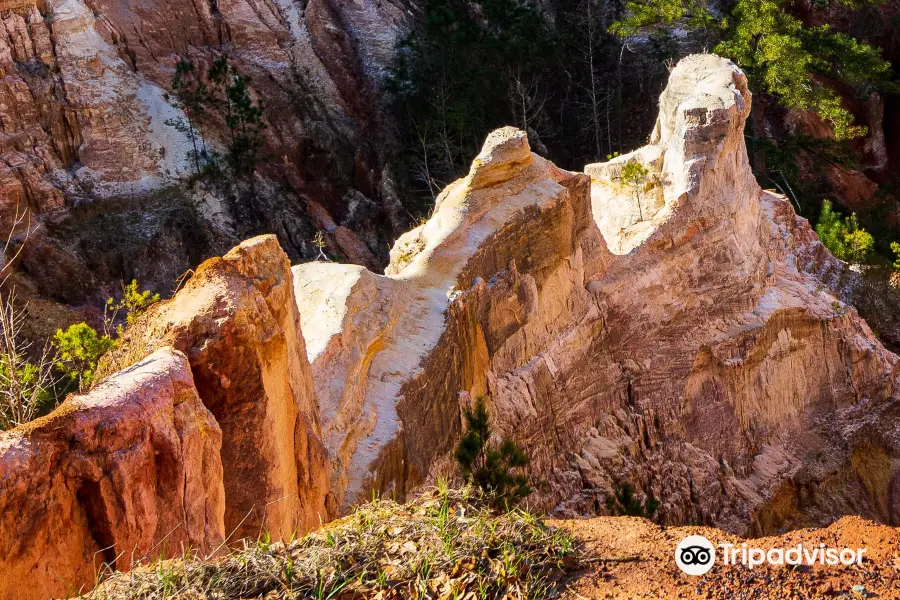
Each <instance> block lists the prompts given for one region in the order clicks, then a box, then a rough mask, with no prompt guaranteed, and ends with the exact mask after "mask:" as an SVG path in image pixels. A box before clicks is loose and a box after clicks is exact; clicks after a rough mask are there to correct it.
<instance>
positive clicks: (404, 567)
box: [86, 489, 900, 600]
mask: <svg viewBox="0 0 900 600" xmlns="http://www.w3.org/2000/svg"><path fill="white" fill-rule="evenodd" d="M688 535H702V536H705V537H706V538H708V539H709V540H710V541H711V542H712V543H713V544H714V545H716V546H717V545H718V544H719V543H731V544H735V545H736V546H741V544H743V543H744V542H746V543H748V544H750V545H752V546H753V547H758V548H761V549H763V550H768V549H770V548H789V547H795V546H796V545H797V544H802V545H803V546H804V547H806V548H817V547H819V546H820V544H824V545H825V546H827V547H835V548H853V549H856V548H865V549H866V553H865V555H864V556H865V558H864V560H863V561H862V563H861V564H860V565H853V566H850V567H844V566H824V565H818V564H817V565H815V566H812V567H785V566H761V567H760V566H757V567H754V568H753V569H749V568H747V567H735V566H725V565H722V564H721V559H718V558H717V560H718V562H717V564H716V565H715V566H714V567H713V568H712V569H711V570H710V571H709V572H708V573H707V574H705V575H703V576H700V577H695V576H691V575H687V574H685V573H683V572H681V571H680V570H679V568H678V567H677V566H676V563H675V560H674V554H675V549H676V547H677V545H678V543H679V542H680V541H681V540H682V539H684V538H685V537H687V536H688ZM306 597H316V598H334V599H340V600H350V599H356V600H361V599H373V600H374V599H378V600H388V599H400V598H420V599H423V600H425V599H428V600H450V599H453V598H485V599H498V600H499V599H503V600H509V599H516V600H518V599H525V598H535V599H537V598H565V599H567V600H585V599H588V600H595V599H601V598H604V599H605V598H620V599H626V598H627V599H643V598H647V599H649V598H656V599H658V598H717V599H722V600H725V599H728V600H731V599H733V598H756V599H769V598H771V599H780V598H785V599H793V598H823V599H825V598H838V597H844V598H867V597H868V598H884V599H890V598H898V597H900V530H898V529H894V528H890V527H886V526H883V525H877V524H875V523H872V522H870V521H865V520H863V519H860V518H858V517H845V518H844V519H842V520H840V521H838V522H837V523H834V524H833V525H831V526H830V527H828V528H827V529H818V530H801V531H795V532H792V533H790V534H786V535H783V536H777V537H769V538H761V539H755V540H744V539H742V538H738V537H736V536H732V535H729V534H727V533H724V532H722V531H721V530H718V529H713V528H709V527H677V528H663V527H660V526H659V525H656V524H654V523H652V522H650V521H647V520H646V519H640V518H632V517H601V518H596V519H587V520H549V521H546V522H542V520H541V519H539V518H537V517H535V516H534V515H531V514H529V513H528V512H526V511H523V510H513V511H510V512H506V511H495V510H492V509H491V508H490V506H489V505H488V504H486V503H485V499H484V498H483V497H482V496H481V495H479V494H477V493H476V492H474V491H470V490H466V489H463V490H461V491H456V490H447V489H440V490H429V491H427V492H426V493H424V494H423V495H421V496H418V497H416V498H415V499H413V500H412V501H410V502H409V503H408V504H402V505H400V504H396V503H394V502H391V501H385V500H378V501H375V502H371V503H364V504H361V505H359V506H358V507H357V508H356V509H355V510H354V512H353V513H352V514H351V515H350V516H348V517H345V518H343V519H340V520H338V521H335V522H334V523H331V524H329V525H326V526H325V527H323V528H322V529H320V530H318V531H316V532H313V533H311V534H309V535H308V536H306V537H305V538H303V539H300V540H297V541H293V542H290V543H287V544H284V543H270V542H269V541H267V540H265V539H263V540H261V541H259V542H255V543H254V542H250V543H246V544H245V546H244V548H243V549H242V550H239V551H236V552H234V553H233V554H229V555H226V556H220V557H218V558H215V559H212V560H208V559H207V560H204V559H203V558H202V557H197V556H196V555H195V556H192V557H186V558H182V559H176V560H168V561H162V562H158V563H155V564H153V565H149V566H146V567H141V568H139V569H136V570H134V571H132V572H131V573H129V574H121V575H116V576H114V577H112V578H111V579H110V580H109V581H107V582H105V583H104V584H103V585H102V586H100V587H99V588H98V589H96V590H95V591H94V592H93V593H92V594H89V595H88V596H86V598H88V599H90V600H125V599H129V600H132V599H138V598H140V599H146V600H151V599H152V600H155V599H162V598H181V599H191V600H201V599H203V600H205V599H212V598H216V599H221V600H237V599H245V598H246V599H251V598H252V599H257V598H259V599H263V598H264V599H265V600H288V599H293V598H306Z"/></svg>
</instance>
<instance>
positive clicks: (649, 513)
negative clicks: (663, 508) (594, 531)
mask: <svg viewBox="0 0 900 600" xmlns="http://www.w3.org/2000/svg"><path fill="white" fill-rule="evenodd" d="M659 505H660V501H659V500H658V499H657V498H656V496H654V495H653V490H650V491H649V492H648V493H647V498H646V500H645V501H644V502H641V500H640V499H639V498H638V497H637V496H636V495H635V493H634V488H632V487H631V484H630V483H628V482H627V481H626V482H625V483H619V482H618V481H617V482H615V483H614V484H613V495H612V496H608V497H607V498H606V508H607V510H608V511H609V512H610V514H613V515H617V516H621V515H624V516H627V517H643V518H645V519H652V518H653V517H655V516H656V512H657V510H659Z"/></svg>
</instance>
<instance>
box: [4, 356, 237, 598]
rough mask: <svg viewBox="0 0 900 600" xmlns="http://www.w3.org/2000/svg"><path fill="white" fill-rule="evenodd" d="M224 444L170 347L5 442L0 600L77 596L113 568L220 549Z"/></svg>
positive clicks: (188, 374) (6, 436)
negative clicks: (103, 568) (102, 569)
mask: <svg viewBox="0 0 900 600" xmlns="http://www.w3.org/2000/svg"><path fill="white" fill-rule="evenodd" d="M221 443H222V434H221V431H220V429H219V426H218V425H217V424H216V421H215V419H213V417H212V414H210V412H209V411H208V410H207V409H206V408H205V407H204V406H203V403H202V402H201V401H200V398H199V396H198V395H197V390H196V388H195V387H194V382H193V379H192V378H191V371H190V368H189V367H188V363H187V359H186V358H185V357H184V355H183V354H181V353H179V352H174V351H172V350H171V349H163V350H159V351H157V352H155V353H153V354H152V355H150V356H148V357H147V358H146V359H144V360H142V361H140V362H139V363H137V364H135V365H134V366H132V367H131V368H130V369H128V370H127V371H123V372H121V373H119V374H117V375H115V376H114V377H112V378H110V379H109V380H108V381H106V382H105V383H103V384H101V385H99V386H98V387H97V388H95V389H94V390H93V391H92V392H91V393H89V394H86V395H84V396H74V397H71V398H69V399H68V400H67V401H66V403H65V404H64V405H63V406H62V407H61V408H60V409H59V410H57V411H56V412H54V413H53V414H52V415H50V416H49V417H46V418H44V419H41V420H39V421H36V422H34V423H31V424H29V425H28V426H26V427H22V428H19V429H16V430H14V431H11V432H7V433H2V434H0V598H2V599H3V600H29V599H32V598H33V599H35V600H38V599H40V600H43V599H46V598H49V597H51V596H53V597H64V596H69V595H71V594H72V593H73V592H78V591H79V590H84V589H89V588H90V587H91V586H92V585H93V583H94V582H95V577H96V575H97V573H98V569H99V568H100V566H101V565H102V563H104V562H105V563H107V564H110V565H111V566H113V567H118V568H123V567H124V568H128V567H129V566H130V565H131V564H132V561H140V560H143V559H154V558H158V557H159V556H160V555H166V556H176V555H180V554H181V553H182V551H183V550H184V549H186V548H187V547H188V546H190V547H191V548H194V549H195V550H197V551H198V552H211V551H213V550H214V549H215V548H216V547H217V546H218V545H219V544H220V543H221V542H222V541H223V540H224V539H225V527H224V514H225V494H224V490H223V488H222V462H221V460H220V458H219V451H220V447H221Z"/></svg>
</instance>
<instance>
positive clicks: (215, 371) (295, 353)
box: [107, 236, 334, 539]
mask: <svg viewBox="0 0 900 600" xmlns="http://www.w3.org/2000/svg"><path fill="white" fill-rule="evenodd" d="M292 284H293V282H292V279H291V273H290V263H289V262H288V259H287V256H286V255H285V254H284V252H283V251H282V250H281V248H280V247H279V246H278V242H277V241H276V239H275V237H274V236H262V237H258V238H254V239H252V240H248V241H246V242H244V243H243V244H241V245H240V246H238V247H237V248H235V249H234V250H232V251H231V252H229V253H228V254H226V255H225V256H224V257H222V258H217V259H212V260H209V261H207V262H205V263H203V264H202V265H201V266H200V267H199V268H198V269H197V272H196V273H195V274H194V276H193V277H192V278H191V280H190V281H189V282H188V284H187V285H186V286H185V288H184V289H183V290H182V291H181V292H179V294H177V295H176V297H175V298H174V299H173V300H171V301H168V302H163V303H160V304H158V305H155V306H153V307H152V308H151V310H150V311H149V312H148V314H147V315H146V316H144V317H143V318H142V320H141V322H140V323H139V324H138V325H136V326H135V327H133V328H132V329H131V330H130V331H129V332H128V337H127V339H126V341H125V343H124V348H123V349H122V350H121V351H120V352H119V353H118V354H115V355H113V356H112V357H111V358H109V359H108V362H107V369H110V370H111V369H113V368H117V367H120V366H125V365H127V364H129V363H130V362H131V361H132V360H133V359H134V358H135V357H138V356H143V355H144V354H146V353H148V352H150V351H152V350H153V349H155V348H158V347H160V346H172V347H174V348H177V349H178V350H181V351H182V352H184V353H185V354H186V355H187V357H188V360H189V361H190V364H191V369H192V371H193V375H194V380H195V381H196V384H197V389H198V391H199V394H200V398H201V399H202V400H203V403H204V404H205V405H206V407H207V408H208V409H209V410H210V411H211V412H212V414H213V415H214V416H215V419H216V421H217V422H218V424H219V426H220V427H221V428H222V438H223V444H222V464H223V467H224V484H225V527H226V529H227V531H228V532H229V533H231V532H234V534H233V537H234V539H241V538H242V537H252V538H255V537H256V536H257V535H258V534H259V533H260V532H261V531H267V532H269V533H270V534H271V535H272V537H273V538H274V539H280V538H286V537H289V536H291V535H292V534H295V533H298V532H305V531H307V530H309V529H310V528H312V527H315V526H316V525H319V524H320V523H322V522H323V521H327V520H329V519H330V518H331V517H332V516H333V512H334V508H333V506H331V500H330V496H329V494H328V491H329V487H328V478H329V468H328V459H327V456H326V454H325V452H324V448H323V446H322V443H321V441H320V437H319V435H320V427H319V417H318V415H319V408H318V403H317V402H316V398H315V394H314V391H313V382H312V373H311V371H310V367H309V363H308V362H307V360H306V348H305V346H304V341H303V334H302V333H301V331H300V316H299V314H298V312H297V309H296V301H295V300H294V290H293V285H292Z"/></svg>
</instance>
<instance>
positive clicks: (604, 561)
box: [550, 517, 900, 600]
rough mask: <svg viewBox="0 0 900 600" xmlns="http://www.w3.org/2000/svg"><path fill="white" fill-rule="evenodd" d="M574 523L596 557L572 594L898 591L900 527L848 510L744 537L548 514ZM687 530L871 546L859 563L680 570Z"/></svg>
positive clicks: (754, 543)
mask: <svg viewBox="0 0 900 600" xmlns="http://www.w3.org/2000/svg"><path fill="white" fill-rule="evenodd" d="M550 524H552V525H554V526H557V527H563V528H565V529H568V530H570V531H572V533H573V535H574V537H575V538H576V540H578V541H579V543H580V544H582V550H583V552H584V554H583V556H585V555H586V557H587V558H586V560H587V561H590V562H589V563H588V565H587V566H586V567H585V568H583V569H582V570H581V571H579V572H577V573H575V574H574V576H573V578H572V580H571V581H570V582H568V585H567V591H566V596H565V597H566V598H567V599H568V600H585V599H589V600H595V599H597V598H621V599H625V598H628V599H642V598H715V599H719V598H721V599H726V598H727V599H729V600H730V599H736V600H738V599H751V598H752V599H768V598H773V599H776V598H778V599H780V598H785V599H794V600H797V599H804V598H829V599H830V598H879V599H900V528H892V527H887V526H884V525H877V524H875V523H872V522H870V521H866V520H863V519H860V518H858V517H845V518H843V519H841V520H840V521H837V522H836V523H834V524H833V525H831V526H830V527H828V528H827V529H802V530H798V531H792V532H790V533H786V534H784V535H781V536H777V537H767V538H759V539H754V540H744V539H742V538H739V537H737V536H733V535H729V534H727V533H724V532H722V531H720V530H718V529H712V528H709V527H678V528H662V527H660V526H659V525H655V524H654V523H651V522H650V521H646V520H644V519H639V518H628V517H619V518H611V517H601V518H596V519H585V520H576V521H568V520H567V521H550ZM688 535H702V536H705V537H706V538H707V539H709V540H710V541H711V542H712V543H713V545H714V546H716V547H718V544H719V542H725V543H729V542H730V543H736V545H737V546H738V547H740V545H741V544H742V543H744V542H745V541H746V542H747V543H748V545H749V546H751V547H757V548H762V549H764V550H768V549H769V548H790V547H796V546H797V544H798V543H802V544H803V546H804V547H808V548H813V547H819V545H820V544H823V543H824V544H825V546H826V547H837V548H843V547H846V548H865V549H866V550H867V551H866V553H865V555H864V559H863V561H862V564H861V565H855V564H854V565H851V566H843V565H839V566H829V565H821V564H815V565H814V566H805V565H804V566H769V565H764V566H757V567H755V568H753V569H750V568H749V567H746V566H742V565H739V566H733V565H728V566H726V565H723V564H721V553H719V552H717V558H716V564H715V566H714V567H713V568H712V570H710V571H709V573H707V574H706V575H703V576H699V577H697V576H691V575H687V574H685V573H682V572H681V570H680V569H679V568H678V566H677V565H676V564H675V558H674V554H675V548H676V546H677V545H678V543H679V542H680V541H681V540H682V539H684V538H685V537H686V536H688Z"/></svg>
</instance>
